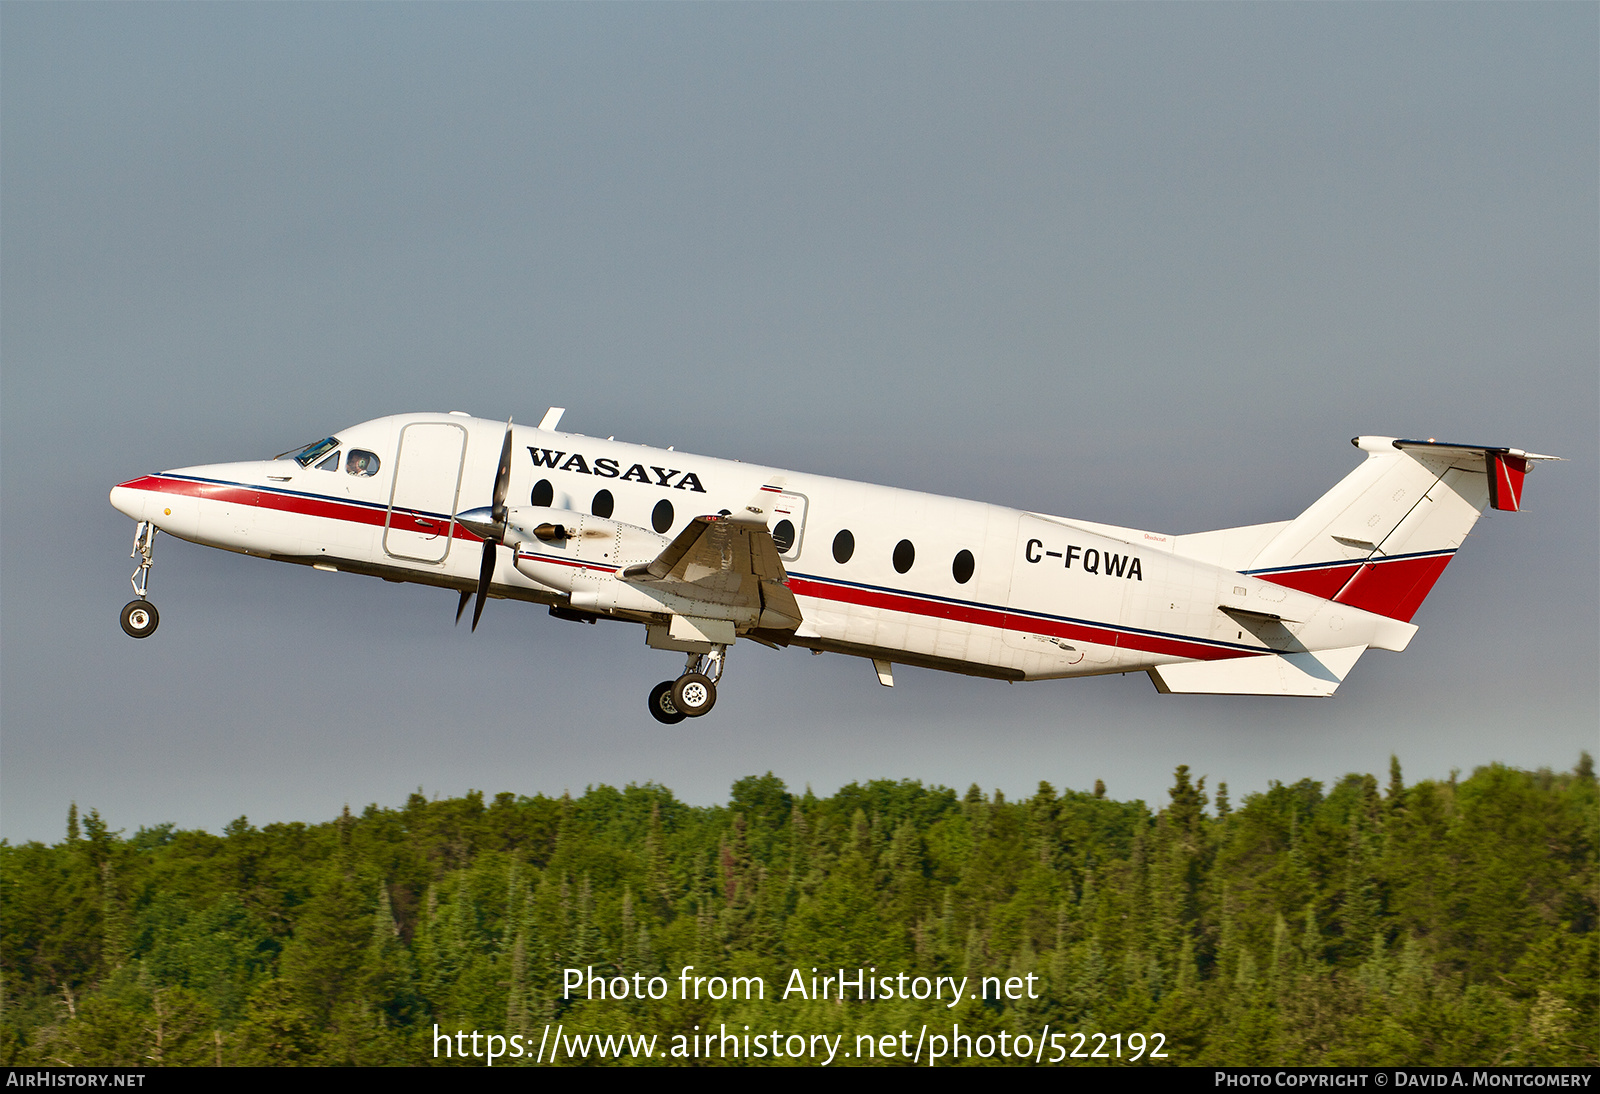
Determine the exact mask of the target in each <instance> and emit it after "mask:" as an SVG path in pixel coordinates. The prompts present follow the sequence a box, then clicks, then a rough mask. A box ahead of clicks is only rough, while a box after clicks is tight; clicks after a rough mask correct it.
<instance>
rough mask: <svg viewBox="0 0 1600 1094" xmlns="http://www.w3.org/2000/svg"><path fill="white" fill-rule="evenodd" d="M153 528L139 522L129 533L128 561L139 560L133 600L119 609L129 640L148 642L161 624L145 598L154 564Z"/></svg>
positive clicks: (134, 576) (149, 524)
mask: <svg viewBox="0 0 1600 1094" xmlns="http://www.w3.org/2000/svg"><path fill="white" fill-rule="evenodd" d="M155 543H156V526H155V525H154V524H151V523H150V522H149V521H147V520H141V521H140V522H139V527H138V528H136V529H135V530H134V533H133V553H132V554H131V555H129V556H128V557H129V558H136V559H138V560H139V568H138V569H137V570H135V571H133V578H132V581H133V591H134V593H135V594H137V595H138V598H139V599H137V600H130V601H129V602H128V603H127V604H125V605H123V608H122V629H123V631H125V632H126V633H127V634H128V636H129V637H130V638H149V637H150V636H151V635H152V634H155V633H156V627H157V626H159V625H160V623H161V613H160V612H158V611H156V606H155V605H154V604H152V603H150V601H149V600H148V599H147V598H146V594H147V592H148V590H149V588H150V566H151V564H153V563H154V562H155Z"/></svg>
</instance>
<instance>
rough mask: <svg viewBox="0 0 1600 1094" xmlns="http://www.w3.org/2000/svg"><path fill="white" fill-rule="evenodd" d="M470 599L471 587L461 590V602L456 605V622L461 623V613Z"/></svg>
mask: <svg viewBox="0 0 1600 1094" xmlns="http://www.w3.org/2000/svg"><path fill="white" fill-rule="evenodd" d="M471 599H472V590H471V589H462V590H461V602H460V603H459V604H457V605H456V623H457V624H458V625H459V624H460V623H461V613H462V612H464V611H466V610H467V602H468V601H469V600H471Z"/></svg>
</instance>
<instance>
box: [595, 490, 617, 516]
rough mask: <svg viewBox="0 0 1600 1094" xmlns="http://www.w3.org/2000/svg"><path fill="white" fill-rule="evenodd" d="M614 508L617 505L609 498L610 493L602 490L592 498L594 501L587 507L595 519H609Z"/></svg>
mask: <svg viewBox="0 0 1600 1094" xmlns="http://www.w3.org/2000/svg"><path fill="white" fill-rule="evenodd" d="M616 507H617V503H616V501H615V500H614V499H613V498H612V497H611V491H609V490H602V491H600V492H599V493H598V494H596V495H595V496H594V501H593V502H591V503H590V505H589V512H591V513H593V514H594V515H595V516H597V517H609V516H610V515H611V511H612V510H613V509H615V508H616Z"/></svg>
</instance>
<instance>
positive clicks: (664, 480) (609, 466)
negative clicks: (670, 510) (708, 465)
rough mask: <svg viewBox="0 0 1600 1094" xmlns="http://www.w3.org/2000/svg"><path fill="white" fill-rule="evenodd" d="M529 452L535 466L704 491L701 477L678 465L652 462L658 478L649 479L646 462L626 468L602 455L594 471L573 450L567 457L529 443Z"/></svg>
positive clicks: (596, 461) (597, 460) (604, 477)
mask: <svg viewBox="0 0 1600 1094" xmlns="http://www.w3.org/2000/svg"><path fill="white" fill-rule="evenodd" d="M528 452H529V453H530V454H531V455H532V456H533V466H535V467H548V468H551V469H553V470H556V471H572V472H575V473H577V474H579V475H598V476H599V477H600V478H602V479H620V480H622V481H624V482H628V481H631V482H641V483H644V484H645V485H646V486H670V487H672V488H673V489H674V490H692V491H694V492H695V493H697V494H704V493H705V492H706V488H705V487H704V486H702V485H700V476H698V475H696V474H695V473H694V472H693V471H679V470H678V469H677V468H669V467H657V466H655V465H654V464H652V465H650V470H651V471H654V472H655V481H654V482H651V481H650V476H649V475H646V474H645V471H644V464H639V463H636V464H634V465H632V466H631V467H629V468H628V469H627V470H626V471H623V470H622V463H621V461H620V460H614V459H611V458H609V457H606V456H601V457H599V458H598V459H596V460H595V461H594V468H593V470H591V469H590V467H589V461H587V460H585V459H584V458H583V454H582V453H579V452H574V453H573V454H572V455H570V456H568V455H567V454H566V453H565V452H553V451H551V450H550V449H548V448H534V447H533V446H532V445H529V446H528ZM674 475H682V476H683V478H681V479H679V480H678V481H677V482H673V481H672V477H673V476H674Z"/></svg>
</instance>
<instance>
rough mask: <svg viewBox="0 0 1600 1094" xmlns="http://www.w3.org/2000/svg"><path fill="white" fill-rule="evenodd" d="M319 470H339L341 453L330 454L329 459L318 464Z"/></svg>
mask: <svg viewBox="0 0 1600 1094" xmlns="http://www.w3.org/2000/svg"><path fill="white" fill-rule="evenodd" d="M317 470H318V471H337V470H339V453H337V452H335V453H334V454H333V455H331V456H329V457H328V458H327V459H325V460H323V461H322V462H321V463H319V464H317Z"/></svg>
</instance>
